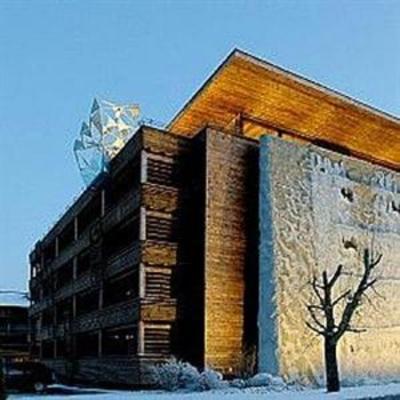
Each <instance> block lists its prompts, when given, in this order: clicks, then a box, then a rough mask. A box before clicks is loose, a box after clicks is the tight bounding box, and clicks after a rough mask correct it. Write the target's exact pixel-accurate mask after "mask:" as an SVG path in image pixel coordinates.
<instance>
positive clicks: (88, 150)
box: [74, 99, 140, 185]
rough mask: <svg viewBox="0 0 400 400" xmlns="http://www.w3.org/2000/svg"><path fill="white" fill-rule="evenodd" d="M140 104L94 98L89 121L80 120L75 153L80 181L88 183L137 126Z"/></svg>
mask: <svg viewBox="0 0 400 400" xmlns="http://www.w3.org/2000/svg"><path fill="white" fill-rule="evenodd" d="M139 113H140V110H139V106H138V105H135V104H128V105H120V104H114V103H111V102H109V101H105V100H97V99H94V101H93V105H92V109H91V111H90V117H89V123H86V122H83V124H82V127H81V130H80V133H79V138H78V139H76V140H75V142H74V155H75V159H76V162H77V164H78V168H79V171H80V173H81V175H82V178H83V181H84V182H85V184H86V185H89V184H90V183H91V182H92V181H93V180H94V179H95V178H96V176H98V175H99V174H100V173H102V172H107V169H108V165H109V162H110V160H111V159H112V158H113V157H115V155H116V154H118V152H119V151H120V150H121V149H122V148H123V147H124V146H125V144H126V143H127V141H128V140H129V139H130V138H131V137H132V136H133V134H134V133H135V131H136V130H137V128H138V126H139V121H138V117H139Z"/></svg>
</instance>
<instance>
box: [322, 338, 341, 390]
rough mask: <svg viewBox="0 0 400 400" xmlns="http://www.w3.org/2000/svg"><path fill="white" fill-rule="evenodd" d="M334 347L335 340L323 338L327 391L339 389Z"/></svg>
mask: <svg viewBox="0 0 400 400" xmlns="http://www.w3.org/2000/svg"><path fill="white" fill-rule="evenodd" d="M336 348H337V342H336V341H335V340H332V339H330V338H325V370H326V387H327V390H328V392H338V391H339V390H340V382H339V370H338V362H337V355H336Z"/></svg>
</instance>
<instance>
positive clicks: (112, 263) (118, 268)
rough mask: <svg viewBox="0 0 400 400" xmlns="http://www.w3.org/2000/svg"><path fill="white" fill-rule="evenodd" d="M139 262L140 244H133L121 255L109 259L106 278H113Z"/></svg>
mask: <svg viewBox="0 0 400 400" xmlns="http://www.w3.org/2000/svg"><path fill="white" fill-rule="evenodd" d="M139 261H140V242H139V241H137V242H135V243H134V244H133V245H132V246H130V247H129V248H128V249H124V250H123V251H122V252H121V253H119V254H117V255H115V256H113V257H110V258H109V259H108V261H107V267H106V276H107V277H109V276H113V275H116V274H118V273H120V272H122V271H125V270H127V269H129V268H131V267H133V266H135V265H138V264H139Z"/></svg>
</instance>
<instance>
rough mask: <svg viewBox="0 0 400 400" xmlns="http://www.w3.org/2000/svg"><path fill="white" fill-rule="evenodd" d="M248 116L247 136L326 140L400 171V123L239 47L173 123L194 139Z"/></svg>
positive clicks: (172, 126)
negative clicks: (283, 134)
mask: <svg viewBox="0 0 400 400" xmlns="http://www.w3.org/2000/svg"><path fill="white" fill-rule="evenodd" d="M238 116H242V117H243V121H244V122H243V124H242V132H243V134H244V135H245V136H247V137H251V138H255V139H257V138H259V137H260V136H261V135H263V134H265V133H268V128H266V127H267V126H271V127H278V128H279V129H281V130H283V131H288V132H296V134H298V135H299V136H300V137H303V138H304V139H306V140H322V141H324V142H328V143H331V144H333V145H335V146H338V147H342V148H345V149H346V150H348V151H349V152H350V154H353V155H355V156H357V157H359V158H363V159H366V160H369V161H372V162H375V163H379V164H381V165H384V166H386V167H389V168H392V169H394V170H397V171H400V119H399V118H398V117H396V116H393V115H390V114H389V113H386V112H383V111H380V110H378V109H376V108H373V107H371V106H369V105H366V104H364V103H362V102H360V101H357V100H354V99H352V98H350V97H349V96H346V95H343V94H340V93H339V92H337V91H335V90H332V89H329V88H327V87H325V86H323V85H320V84H318V83H316V82H313V81H311V80H309V79H306V78H303V77H301V76H299V75H297V74H294V73H292V72H289V71H287V70H284V69H282V68H280V67H278V66H276V65H273V64H271V63H269V62H266V61H264V60H261V59H259V58H257V57H254V56H253V55H250V54H248V53H246V52H244V51H242V50H238V49H235V50H233V51H232V52H231V53H230V54H229V56H228V57H227V58H226V59H225V60H224V61H223V62H222V64H221V65H220V66H219V67H218V68H217V70H216V71H215V72H214V73H213V74H212V75H211V77H210V78H209V79H207V81H206V82H205V83H204V84H203V85H202V87H201V88H200V89H199V90H198V91H197V92H196V93H195V94H194V96H193V97H192V98H191V99H190V100H189V101H188V102H187V103H186V104H185V105H184V106H183V108H182V109H181V110H180V111H179V112H178V113H177V115H176V116H175V117H174V118H173V119H172V121H171V122H170V123H169V124H168V127H167V129H168V130H171V131H172V132H174V133H176V134H180V135H184V136H193V135H195V134H196V133H197V132H198V131H199V130H200V129H202V128H203V127H204V126H206V125H214V126H217V127H221V128H225V127H229V126H232V124H233V123H234V121H235V119H237V118H238Z"/></svg>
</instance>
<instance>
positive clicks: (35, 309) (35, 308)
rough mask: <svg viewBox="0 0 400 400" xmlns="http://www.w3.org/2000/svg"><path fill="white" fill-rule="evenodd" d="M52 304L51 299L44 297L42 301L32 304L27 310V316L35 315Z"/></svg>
mask: <svg viewBox="0 0 400 400" xmlns="http://www.w3.org/2000/svg"><path fill="white" fill-rule="evenodd" d="M52 304H53V299H52V298H51V297H46V298H44V299H43V300H41V301H39V302H37V303H35V304H33V305H32V306H30V307H29V309H28V314H29V316H32V315H35V314H37V313H39V312H41V311H43V310H45V309H46V308H48V307H50V306H51V305H52Z"/></svg>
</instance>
